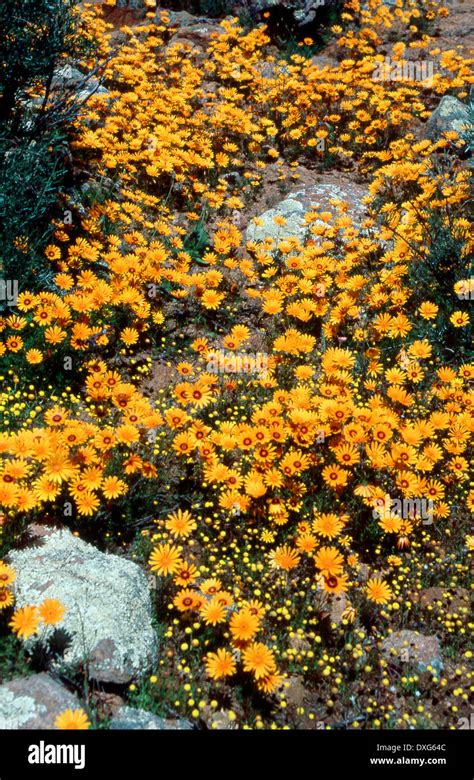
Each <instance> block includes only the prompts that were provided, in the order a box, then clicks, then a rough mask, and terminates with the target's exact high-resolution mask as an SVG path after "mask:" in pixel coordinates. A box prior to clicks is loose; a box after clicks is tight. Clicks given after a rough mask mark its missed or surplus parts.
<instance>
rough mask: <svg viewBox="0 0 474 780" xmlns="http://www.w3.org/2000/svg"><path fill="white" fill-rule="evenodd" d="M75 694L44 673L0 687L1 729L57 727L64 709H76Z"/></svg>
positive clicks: (21, 678) (77, 705)
mask: <svg viewBox="0 0 474 780" xmlns="http://www.w3.org/2000/svg"><path fill="white" fill-rule="evenodd" d="M78 707H80V703H79V701H78V699H77V698H76V696H75V695H74V694H73V693H70V691H68V690H67V688H65V687H64V685H62V683H60V682H58V681H57V680H54V679H53V678H52V677H51V676H50V675H49V674H46V673H44V672H42V673H41V674H34V675H31V677H19V678H17V679H16V680H11V681H10V682H7V683H5V684H4V685H1V686H0V729H14V730H17V729H21V730H23V729H54V728H55V726H54V721H55V720H56V718H57V716H58V715H60V713H61V712H64V710H67V709H77V708H78Z"/></svg>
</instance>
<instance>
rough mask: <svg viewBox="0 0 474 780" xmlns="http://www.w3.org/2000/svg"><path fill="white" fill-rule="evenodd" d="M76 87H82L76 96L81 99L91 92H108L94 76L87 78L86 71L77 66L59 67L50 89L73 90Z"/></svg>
mask: <svg viewBox="0 0 474 780" xmlns="http://www.w3.org/2000/svg"><path fill="white" fill-rule="evenodd" d="M78 87H82V89H81V90H80V91H79V92H78V95H77V97H78V98H81V99H83V98H84V97H87V96H88V95H90V94H91V93H92V92H94V93H95V94H108V89H106V88H105V87H103V86H102V85H101V83H100V82H99V81H98V79H96V78H95V77H94V76H91V77H89V78H88V76H87V73H81V71H80V70H78V69H77V68H73V67H72V66H71V65H65V66H64V67H62V68H59V69H58V70H57V71H56V73H55V75H54V77H53V80H52V83H51V88H52V90H53V91H54V90H68V91H73V92H75V91H76V90H77V88H78Z"/></svg>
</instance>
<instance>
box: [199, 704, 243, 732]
mask: <svg viewBox="0 0 474 780" xmlns="http://www.w3.org/2000/svg"><path fill="white" fill-rule="evenodd" d="M200 714H201V718H202V720H203V721H204V723H205V724H206V726H207V728H208V729H212V730H213V731H215V730H217V731H233V730H235V729H236V728H237V721H236V720H231V719H230V717H229V713H228V711H227V710H214V709H212V707H209V706H207V707H203V708H202V710H201V713H200Z"/></svg>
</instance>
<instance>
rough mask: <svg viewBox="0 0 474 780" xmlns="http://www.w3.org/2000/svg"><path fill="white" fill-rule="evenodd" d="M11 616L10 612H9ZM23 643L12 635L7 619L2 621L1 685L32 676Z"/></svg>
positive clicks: (0, 630) (0, 639)
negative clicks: (17, 678)
mask: <svg viewBox="0 0 474 780" xmlns="http://www.w3.org/2000/svg"><path fill="white" fill-rule="evenodd" d="M8 614H9V615H10V610H9V611H8ZM31 671H32V670H31V669H30V665H29V663H28V659H27V655H26V652H25V649H24V647H23V644H22V642H21V641H20V640H19V639H17V638H16V636H14V635H13V634H11V633H10V629H9V628H8V626H7V625H6V619H5V618H2V619H1V621H0V683H4V682H8V680H12V679H13V678H14V677H25V676H26V675H27V674H31Z"/></svg>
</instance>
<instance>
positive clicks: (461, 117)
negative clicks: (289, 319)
mask: <svg viewBox="0 0 474 780" xmlns="http://www.w3.org/2000/svg"><path fill="white" fill-rule="evenodd" d="M470 125H471V123H470V121H469V109H468V107H467V105H466V104H465V103H461V101H460V100H458V99H457V98H455V97H453V96H452V95H445V96H444V97H443V98H441V100H440V102H439V104H438V106H437V108H436V109H435V110H434V111H433V113H432V114H431V116H430V118H429V119H428V121H427V123H426V133H427V136H428V138H431V139H437V138H439V136H440V135H441V134H442V133H446V132H447V131H448V130H455V131H456V132H457V133H459V134H460V135H461V134H462V133H463V132H464V131H465V130H466V129H467V128H468V127H469V126H470Z"/></svg>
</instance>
